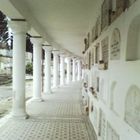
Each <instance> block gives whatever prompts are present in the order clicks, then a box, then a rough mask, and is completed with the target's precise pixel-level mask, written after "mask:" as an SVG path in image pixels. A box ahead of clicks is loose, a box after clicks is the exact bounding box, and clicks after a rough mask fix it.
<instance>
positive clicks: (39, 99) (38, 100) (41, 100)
mask: <svg viewBox="0 0 140 140" xmlns="http://www.w3.org/2000/svg"><path fill="white" fill-rule="evenodd" d="M30 101H31V102H44V100H43V99H42V98H34V97H33V98H32V99H31V100H30Z"/></svg>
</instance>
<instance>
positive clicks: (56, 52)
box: [52, 51, 60, 55]
mask: <svg viewBox="0 0 140 140" xmlns="http://www.w3.org/2000/svg"><path fill="white" fill-rule="evenodd" d="M52 53H53V55H58V54H60V52H59V51H53V52H52Z"/></svg>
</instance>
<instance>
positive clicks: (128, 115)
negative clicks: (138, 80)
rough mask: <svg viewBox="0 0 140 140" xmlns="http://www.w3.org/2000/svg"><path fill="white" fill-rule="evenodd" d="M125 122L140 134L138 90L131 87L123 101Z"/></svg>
mask: <svg viewBox="0 0 140 140" xmlns="http://www.w3.org/2000/svg"><path fill="white" fill-rule="evenodd" d="M125 121H126V122H127V123H128V124H129V125H130V126H131V127H132V128H134V129H135V130H136V131H137V132H139V133H140V89H139V88H138V87H137V86H135V85H132V86H131V87H130V88H129V89H128V92H127V96H126V100H125Z"/></svg>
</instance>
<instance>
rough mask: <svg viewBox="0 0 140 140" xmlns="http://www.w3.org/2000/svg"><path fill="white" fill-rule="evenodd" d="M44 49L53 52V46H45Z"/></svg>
mask: <svg viewBox="0 0 140 140" xmlns="http://www.w3.org/2000/svg"><path fill="white" fill-rule="evenodd" d="M43 49H44V50H45V51H47V52H51V51H52V50H53V48H52V47H51V46H43Z"/></svg>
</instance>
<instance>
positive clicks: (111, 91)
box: [110, 81, 117, 110]
mask: <svg viewBox="0 0 140 140" xmlns="http://www.w3.org/2000/svg"><path fill="white" fill-rule="evenodd" d="M116 85H117V82H116V81H113V82H112V84H111V89H110V108H111V109H112V110H114V91H115V88H116Z"/></svg>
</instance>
